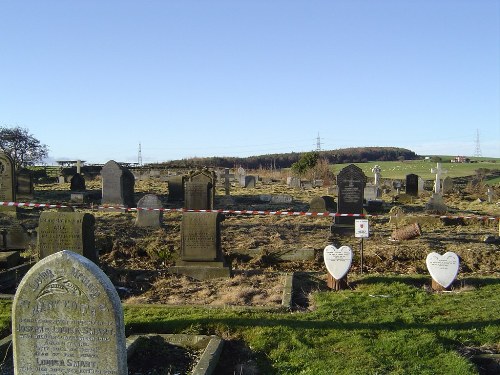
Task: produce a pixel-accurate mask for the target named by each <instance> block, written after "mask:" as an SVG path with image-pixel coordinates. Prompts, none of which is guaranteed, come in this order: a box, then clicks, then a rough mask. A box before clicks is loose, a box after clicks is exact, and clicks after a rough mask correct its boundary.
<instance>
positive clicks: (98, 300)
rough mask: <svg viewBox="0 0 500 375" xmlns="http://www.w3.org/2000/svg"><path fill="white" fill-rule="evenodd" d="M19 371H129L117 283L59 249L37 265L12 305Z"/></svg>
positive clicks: (123, 374)
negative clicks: (115, 284)
mask: <svg viewBox="0 0 500 375" xmlns="http://www.w3.org/2000/svg"><path fill="white" fill-rule="evenodd" d="M12 344H13V354H14V373H15V374H37V375H53V374H62V375H73V374H113V375H127V373H128V370H127V351H126V341H125V324H124V320H123V311H122V307H121V302H120V298H119V297H118V294H117V292H116V289H115V287H114V286H113V284H112V283H111V281H110V280H109V279H108V277H107V276H106V275H105V274H104V272H102V271H101V270H100V269H99V268H98V267H97V266H96V265H95V264H94V263H92V262H90V261H89V260H88V259H86V258H85V257H82V256H81V255H79V254H76V253H73V252H71V251H66V250H65V251H61V252H58V253H55V254H52V255H50V256H48V257H47V258H45V259H43V260H41V261H39V262H38V263H36V264H35V265H34V266H33V267H32V268H31V269H30V270H29V271H28V273H27V274H26V275H25V276H24V278H23V279H22V281H21V283H20V284H19V287H18V288H17V291H16V294H15V297H14V302H13V305H12Z"/></svg>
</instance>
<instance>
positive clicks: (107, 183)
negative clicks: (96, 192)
mask: <svg viewBox="0 0 500 375" xmlns="http://www.w3.org/2000/svg"><path fill="white" fill-rule="evenodd" d="M101 176H102V204H109V205H118V206H124V207H134V206H135V201H134V184H135V177H134V175H133V174H132V172H130V171H129V170H128V169H127V168H125V167H122V166H121V165H119V164H118V163H117V162H116V161H114V160H110V161H108V162H107V163H106V164H104V166H103V167H102V170H101Z"/></svg>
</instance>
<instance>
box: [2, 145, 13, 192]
mask: <svg viewBox="0 0 500 375" xmlns="http://www.w3.org/2000/svg"><path fill="white" fill-rule="evenodd" d="M0 201H2V202H15V201H16V175H15V172H14V161H13V160H12V158H11V157H10V156H9V155H7V154H6V153H3V152H0Z"/></svg>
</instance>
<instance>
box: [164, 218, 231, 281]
mask: <svg viewBox="0 0 500 375" xmlns="http://www.w3.org/2000/svg"><path fill="white" fill-rule="evenodd" d="M223 219H224V217H223V215H221V214H219V213H217V212H184V213H183V214H182V224H181V252H180V260H179V261H177V263H176V265H175V266H174V267H171V268H170V271H171V272H172V273H177V274H183V275H187V276H189V277H192V278H194V279H197V280H207V279H213V278H219V277H229V276H231V269H230V268H229V267H228V266H227V265H226V262H225V260H224V255H223V253H222V248H221V236H220V222H221V221H222V220H223Z"/></svg>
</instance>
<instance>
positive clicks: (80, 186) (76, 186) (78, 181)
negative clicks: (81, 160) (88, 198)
mask: <svg viewBox="0 0 500 375" xmlns="http://www.w3.org/2000/svg"><path fill="white" fill-rule="evenodd" d="M69 190H71V191H85V190H86V187H85V178H84V177H83V176H82V175H81V174H80V173H75V174H74V175H73V177H71V180H70V181H69Z"/></svg>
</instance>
